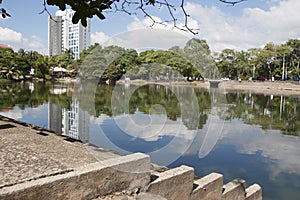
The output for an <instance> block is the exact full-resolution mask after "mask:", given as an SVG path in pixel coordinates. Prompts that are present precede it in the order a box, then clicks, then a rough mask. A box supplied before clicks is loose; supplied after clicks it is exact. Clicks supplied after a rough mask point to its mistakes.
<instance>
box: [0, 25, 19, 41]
mask: <svg viewBox="0 0 300 200" xmlns="http://www.w3.org/2000/svg"><path fill="white" fill-rule="evenodd" d="M0 41H3V42H21V41H22V34H21V33H18V32H16V31H14V30H11V29H9V28H2V27H0Z"/></svg>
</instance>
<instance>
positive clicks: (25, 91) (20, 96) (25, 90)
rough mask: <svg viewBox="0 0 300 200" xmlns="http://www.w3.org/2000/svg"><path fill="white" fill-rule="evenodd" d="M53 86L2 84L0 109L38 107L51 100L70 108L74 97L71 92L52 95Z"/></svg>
mask: <svg viewBox="0 0 300 200" xmlns="http://www.w3.org/2000/svg"><path fill="white" fill-rule="evenodd" d="M52 86H53V84H51V83H50V82H46V83H44V82H35V83H19V82H11V83H8V84H0V105H1V106H0V109H1V108H3V109H4V108H5V109H7V108H13V107H14V106H18V107H19V108H21V109H25V107H38V106H39V105H43V104H45V103H48V101H49V100H51V101H52V102H53V103H56V104H59V105H61V106H62V107H65V108H67V107H69V103H70V101H71V96H72V95H71V94H70V92H67V93H64V94H51V91H50V90H51V88H52Z"/></svg>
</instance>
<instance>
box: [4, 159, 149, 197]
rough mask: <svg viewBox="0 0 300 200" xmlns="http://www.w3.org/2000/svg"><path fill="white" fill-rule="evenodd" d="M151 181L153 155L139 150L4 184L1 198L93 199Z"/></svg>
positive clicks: (137, 186)
mask: <svg viewBox="0 0 300 200" xmlns="http://www.w3.org/2000/svg"><path fill="white" fill-rule="evenodd" d="M130 169H131V170H130ZM149 182H150V158H149V156H148V155H145V154H141V153H137V154H131V155H128V156H123V157H119V158H113V159H110V160H106V161H103V162H101V163H99V162H98V163H93V164H89V165H86V166H83V167H80V168H77V169H75V171H73V172H69V173H67V174H63V175H57V176H51V177H45V178H41V179H38V180H34V181H29V182H25V183H21V184H17V185H14V186H11V187H5V188H2V189H1V190H0V199H6V200H10V199H23V200H27V199H28V200H31V199H37V200H38V199H43V200H53V199H92V198H95V197H97V196H98V195H100V196H101V195H106V194H110V193H112V192H117V191H122V190H130V189H133V188H141V187H146V186H147V185H148V184H149Z"/></svg>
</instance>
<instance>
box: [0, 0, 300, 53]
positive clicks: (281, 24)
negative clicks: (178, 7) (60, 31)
mask: <svg viewBox="0 0 300 200" xmlns="http://www.w3.org/2000/svg"><path fill="white" fill-rule="evenodd" d="M170 2H179V1H176V0H171V1H170ZM1 6H3V7H5V8H6V9H7V11H8V12H9V13H10V14H11V15H12V17H11V18H6V19H1V18H0V43H4V44H9V45H11V46H12V47H13V48H14V49H15V50H18V49H19V48H24V49H26V50H37V51H39V52H40V53H43V54H47V53H48V50H47V49H48V47H47V46H48V44H47V43H48V41H47V40H48V35H47V33H48V15H47V13H43V14H39V12H40V11H42V10H43V1H42V0H38V1H37V0H26V1H24V0H3V3H2V5H1ZM185 8H186V10H187V11H188V12H189V14H190V15H191V19H190V21H189V23H190V26H191V27H194V28H199V34H198V35H195V36H194V35H192V34H187V33H184V32H180V33H182V34H184V35H186V36H187V37H197V38H201V39H206V40H207V42H208V43H209V45H210V46H211V49H212V50H213V51H220V50H222V49H224V48H235V49H248V48H251V47H257V46H259V47H261V46H262V45H264V44H266V43H267V42H270V41H273V42H275V43H283V42H285V41H286V40H287V39H289V38H298V39H299V38H300V12H299V10H300V4H299V0H248V1H246V2H243V3H240V4H237V5H235V6H234V7H233V6H227V5H224V4H223V3H220V2H219V1H218V0H198V1H196V0H186V5H185ZM48 9H49V11H50V12H51V13H53V14H54V13H55V11H56V10H57V8H56V7H48ZM149 11H150V13H151V15H152V16H153V17H155V18H156V19H158V20H160V19H162V20H165V19H168V18H167V15H166V12H165V10H164V8H162V9H157V8H149ZM106 16H107V19H106V20H103V21H101V20H99V19H98V18H93V19H92V42H99V43H103V42H104V41H106V40H107V39H108V38H110V37H112V36H114V35H117V34H119V33H124V32H126V31H130V30H135V29H143V28H147V27H148V26H149V25H150V24H151V22H150V20H149V19H146V18H144V17H143V15H142V14H139V15H131V16H129V15H127V14H125V13H107V14H106ZM179 23H180V21H179ZM154 28H163V29H171V28H172V26H171V25H170V26H167V27H162V26H159V25H157V26H154ZM173 31H176V32H178V30H173Z"/></svg>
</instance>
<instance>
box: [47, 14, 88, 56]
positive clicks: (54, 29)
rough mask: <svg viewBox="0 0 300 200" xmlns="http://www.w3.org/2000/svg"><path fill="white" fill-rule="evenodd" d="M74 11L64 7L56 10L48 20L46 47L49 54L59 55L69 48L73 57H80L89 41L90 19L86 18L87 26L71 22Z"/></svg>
mask: <svg viewBox="0 0 300 200" xmlns="http://www.w3.org/2000/svg"><path fill="white" fill-rule="evenodd" d="M74 13H75V12H74V11H73V10H71V9H66V10H65V11H57V12H56V14H55V16H52V19H51V18H50V17H49V21H48V42H49V44H48V47H49V55H50V56H52V55H59V54H61V53H63V52H64V51H66V50H70V52H71V53H72V54H73V57H74V59H76V60H77V59H79V58H80V52H81V51H82V50H84V49H87V48H88V47H89V46H90V43H91V25H90V19H87V26H86V27H84V26H82V25H81V23H80V21H79V22H78V23H77V24H73V23H72V17H73V15H74Z"/></svg>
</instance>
